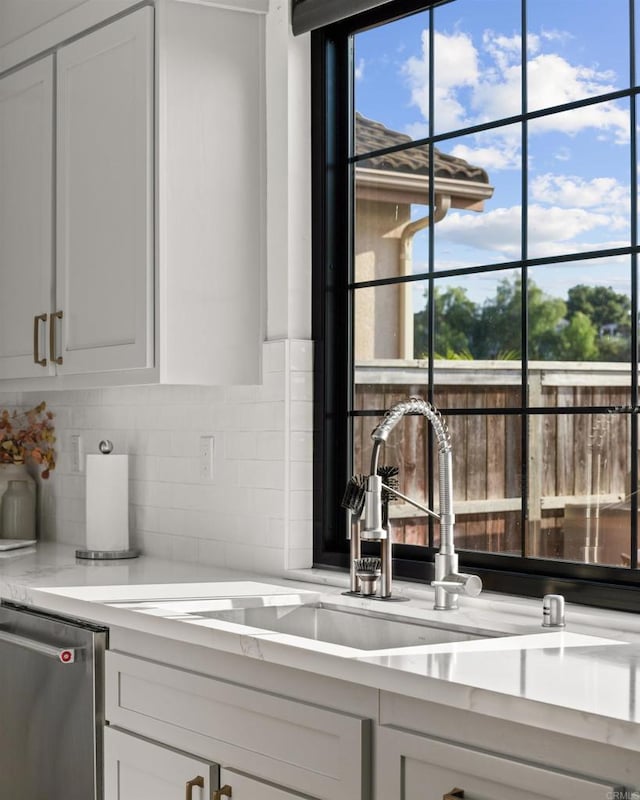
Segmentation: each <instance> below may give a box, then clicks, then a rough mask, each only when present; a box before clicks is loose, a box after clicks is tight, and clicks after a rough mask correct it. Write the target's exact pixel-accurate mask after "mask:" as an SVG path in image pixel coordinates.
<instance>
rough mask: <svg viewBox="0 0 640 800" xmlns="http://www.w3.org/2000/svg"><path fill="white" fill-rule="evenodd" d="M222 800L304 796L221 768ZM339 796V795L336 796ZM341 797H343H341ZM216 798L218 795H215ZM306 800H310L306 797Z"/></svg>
mask: <svg viewBox="0 0 640 800" xmlns="http://www.w3.org/2000/svg"><path fill="white" fill-rule="evenodd" d="M220 786H221V787H222V788H221V791H220V800H224V799H225V798H227V797H231V798H232V800H302V798H303V796H302V795H300V794H297V793H296V792H287V791H285V790H284V789H279V788H278V787H277V786H273V785H272V784H270V783H263V782H262V781H257V780H254V779H253V778H247V776H246V775H240V774H239V773H237V772H234V771H233V770H231V769H226V768H225V767H220ZM336 796H338V795H336ZM339 796H341V795H339ZM214 797H215V798H216V800H217V798H218V795H216V794H215V793H214ZM304 800H310V798H309V796H308V795H304Z"/></svg>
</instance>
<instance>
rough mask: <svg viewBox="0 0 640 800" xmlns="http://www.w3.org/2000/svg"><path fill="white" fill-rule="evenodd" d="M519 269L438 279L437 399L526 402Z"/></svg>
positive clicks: (466, 404) (469, 403)
mask: <svg viewBox="0 0 640 800" xmlns="http://www.w3.org/2000/svg"><path fill="white" fill-rule="evenodd" d="M518 281H519V272H518V271H516V270H511V271H508V272H499V273H495V272H482V273H477V274H474V275H462V276H460V277H458V278H446V279H442V280H438V281H436V282H435V285H434V313H435V342H434V351H435V359H436V360H435V362H434V382H435V394H434V397H435V402H436V405H437V406H438V407H439V408H444V409H453V408H505V407H513V406H518V405H520V403H521V399H522V391H521V381H522V367H521V355H522V322H521V314H522V303H521V297H520V295H519V294H518V292H517V291H515V290H514V288H513V287H517V286H518V285H519V283H518Z"/></svg>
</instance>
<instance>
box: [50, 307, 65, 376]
mask: <svg viewBox="0 0 640 800" xmlns="http://www.w3.org/2000/svg"><path fill="white" fill-rule="evenodd" d="M62 317H63V313H62V311H54V312H53V314H52V315H51V323H50V324H49V358H50V359H51V361H52V362H53V363H54V364H62V356H56V319H62Z"/></svg>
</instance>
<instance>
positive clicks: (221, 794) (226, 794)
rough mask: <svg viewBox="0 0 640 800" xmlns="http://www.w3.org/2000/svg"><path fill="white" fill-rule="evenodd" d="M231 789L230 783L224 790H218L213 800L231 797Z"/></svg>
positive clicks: (212, 796) (226, 784)
mask: <svg viewBox="0 0 640 800" xmlns="http://www.w3.org/2000/svg"><path fill="white" fill-rule="evenodd" d="M231 794H232V792H231V787H230V786H229V784H228V783H225V785H224V786H223V787H222V789H217V790H216V791H215V792H214V793H213V794H212V795H211V800H222V798H223V797H231Z"/></svg>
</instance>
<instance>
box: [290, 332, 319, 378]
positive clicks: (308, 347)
mask: <svg viewBox="0 0 640 800" xmlns="http://www.w3.org/2000/svg"><path fill="white" fill-rule="evenodd" d="M289 365H290V367H289V368H290V369H291V370H292V371H293V372H311V371H312V370H313V341H309V340H306V339H292V340H291V341H290V342H289Z"/></svg>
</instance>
